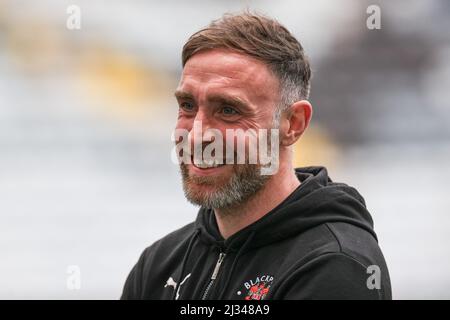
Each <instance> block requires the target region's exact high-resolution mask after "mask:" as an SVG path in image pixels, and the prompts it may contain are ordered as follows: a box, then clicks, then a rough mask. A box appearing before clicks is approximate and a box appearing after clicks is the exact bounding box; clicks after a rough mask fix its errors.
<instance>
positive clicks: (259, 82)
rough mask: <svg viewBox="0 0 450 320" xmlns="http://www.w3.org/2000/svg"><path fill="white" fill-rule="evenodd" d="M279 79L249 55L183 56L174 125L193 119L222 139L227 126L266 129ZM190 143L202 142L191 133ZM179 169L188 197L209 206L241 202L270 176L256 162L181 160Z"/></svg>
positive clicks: (210, 52)
mask: <svg viewBox="0 0 450 320" xmlns="http://www.w3.org/2000/svg"><path fill="white" fill-rule="evenodd" d="M278 83H279V82H278V80H277V78H276V77H275V76H274V75H273V74H272V73H271V72H270V71H269V69H268V67H267V66H266V65H265V64H264V63H263V62H260V61H258V60H256V59H254V58H252V57H249V56H246V55H243V54H239V53H235V52H232V51H229V50H220V49H214V50H208V51H203V52H199V53H197V54H195V55H194V56H192V57H191V58H190V59H189V60H188V61H187V63H186V65H185V67H184V69H183V73H182V77H181V80H180V83H179V85H178V88H177V90H176V92H175V96H176V98H177V101H178V105H179V113H178V121H177V125H176V129H186V130H188V131H190V132H191V131H192V130H193V127H194V121H201V128H202V130H203V131H205V130H208V129H217V130H219V131H220V132H221V133H222V137H224V138H225V137H226V130H227V129H242V130H244V131H246V130H248V129H254V130H256V131H258V129H270V128H272V125H273V115H274V111H275V106H276V105H277V103H278V100H279V84H278ZM192 143H193V144H194V145H195V144H196V143H199V144H201V143H202V142H201V141H195V135H193V136H192ZM203 145H205V141H203ZM223 145H224V146H225V145H226V142H225V141H224V142H223ZM247 147H248V146H247ZM223 154H224V155H225V151H224V153H223ZM224 162H225V160H224ZM181 173H182V178H183V187H184V191H185V194H186V196H187V198H188V200H190V201H191V202H193V203H195V204H198V205H204V206H207V207H213V208H225V207H232V206H235V205H236V204H237V203H239V202H242V201H245V200H246V199H248V198H249V197H250V196H251V194H253V193H255V192H256V191H258V190H259V189H260V188H261V187H262V186H263V185H264V183H265V182H266V181H267V179H268V177H267V176H263V175H261V174H260V165H259V164H236V163H234V164H223V165H220V166H218V167H212V168H211V167H210V168H201V166H196V165H195V164H194V163H191V164H181Z"/></svg>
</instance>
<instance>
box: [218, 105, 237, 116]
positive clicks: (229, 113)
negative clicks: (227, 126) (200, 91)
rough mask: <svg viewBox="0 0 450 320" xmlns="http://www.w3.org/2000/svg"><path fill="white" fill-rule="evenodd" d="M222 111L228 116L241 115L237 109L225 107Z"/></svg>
mask: <svg viewBox="0 0 450 320" xmlns="http://www.w3.org/2000/svg"><path fill="white" fill-rule="evenodd" d="M221 111H222V113H223V114H224V115H226V116H232V115H235V114H239V112H237V111H236V109H234V108H232V107H223V108H222V110H221Z"/></svg>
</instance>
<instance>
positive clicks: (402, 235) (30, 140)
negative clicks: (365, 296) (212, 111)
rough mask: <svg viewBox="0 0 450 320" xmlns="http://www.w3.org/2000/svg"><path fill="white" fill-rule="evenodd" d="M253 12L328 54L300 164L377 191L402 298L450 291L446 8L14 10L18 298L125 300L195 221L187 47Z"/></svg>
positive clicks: (9, 87) (370, 197) (11, 229)
mask: <svg viewBox="0 0 450 320" xmlns="http://www.w3.org/2000/svg"><path fill="white" fill-rule="evenodd" d="M371 4H376V5H378V6H379V7H380V9H381V29H380V30H369V29H368V28H367V26H366V19H367V18H368V16H369V15H368V14H367V13H366V9H367V7H368V6H369V5H371ZM69 5H77V6H79V8H80V9H81V29H79V30H69V29H68V28H67V27H66V21H67V19H68V17H69V14H68V13H67V12H66V9H67V7H68V6H69ZM245 8H249V9H252V10H256V11H258V12H261V13H266V14H268V15H270V16H272V17H274V18H277V19H278V20H279V21H280V22H282V23H283V24H284V25H286V26H287V27H288V28H289V29H290V30H291V31H292V32H293V33H294V34H295V35H296V36H297V38H298V39H299V40H300V42H301V43H302V45H303V46H304V48H305V50H306V52H307V54H308V55H309V57H310V59H311V62H312V67H313V71H314V78H313V83H312V96H311V101H312V103H313V106H314V108H315V109H314V111H315V113H314V117H313V121H312V125H311V127H310V128H309V130H308V132H307V134H306V135H305V136H304V137H303V138H302V139H301V141H300V142H299V143H298V145H297V146H296V159H295V161H296V164H297V165H299V166H304V165H325V166H327V167H328V169H329V173H330V176H331V177H332V178H333V180H336V181H342V182H346V183H348V184H350V185H353V186H355V187H356V188H357V189H358V190H359V191H360V193H361V194H362V195H363V196H364V197H365V199H366V202H367V205H368V207H369V210H370V211H371V213H372V215H373V218H374V221H375V230H376V232H377V234H378V237H379V242H380V246H381V247H382V249H383V252H384V254H385V258H386V260H387V263H388V266H389V269H390V274H391V281H392V287H393V296H394V298H395V299H422V298H424V299H442V298H446V299H449V298H450V250H449V245H448V244H449V243H450V197H449V196H450V193H449V187H448V184H449V182H448V181H449V180H450V105H449V101H450V90H449V88H450V2H448V1H446V0H431V1H421V0H401V1H395V4H394V3H393V1H387V0H384V1H358V0H353V1H351V0H348V1H333V0H321V1H314V2H313V1H237V0H236V1H230V0H228V1H214V2H213V1H206V0H205V1H199V0H194V1H172V0H166V1H163V2H160V1H154V2H153V1H144V0H134V1H131V0H128V1H118V0H108V1H100V0H71V1H66V0H40V1H31V0H29V1H20V0H0V298H3V299H18V298H23V299H47V298H51V299H80V298H84V299H117V298H119V297H120V294H121V290H122V286H123V283H124V281H125V278H126V276H127V274H128V272H129V271H130V269H131V267H132V266H133V265H134V263H135V262H136V260H137V258H138V256H139V254H140V253H141V252H142V250H143V249H144V248H145V247H147V246H148V245H150V244H151V243H152V242H154V241H155V240H157V239H159V238H160V237H162V236H164V235H165V234H167V233H168V232H170V231H173V230H174V229H177V228H179V227H181V226H183V225H185V224H187V223H189V222H190V221H192V220H193V219H194V218H195V216H196V212H197V208H195V207H193V206H191V205H190V204H188V203H187V201H186V200H185V198H184V196H183V193H182V189H181V181H180V177H179V174H178V168H177V166H176V165H175V164H173V163H172V162H171V159H170V151H171V148H172V142H171V141H170V135H171V132H172V129H173V128H174V124H175V120H176V110H177V106H176V102H175V100H174V98H173V91H174V89H175V87H176V85H177V81H178V79H179V76H180V72H181V62H180V60H181V58H180V53H181V48H182V46H183V44H184V42H185V41H186V39H187V38H188V37H189V35H190V34H192V33H193V32H195V31H197V30H198V29H199V28H201V27H203V26H205V25H207V24H208V23H209V22H210V21H211V20H212V19H216V18H219V17H220V16H221V15H222V14H223V13H225V12H229V11H232V12H234V11H239V10H241V9H245ZM69 266H77V268H79V271H80V275H81V278H80V279H81V282H80V283H81V287H80V288H79V289H75V290H71V288H70V286H69V287H68V286H67V282H68V277H70V276H71V275H70V273H68V271H70V270H69V269H68V268H69ZM72 289H73V288H72Z"/></svg>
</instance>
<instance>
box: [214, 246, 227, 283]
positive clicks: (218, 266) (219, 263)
mask: <svg viewBox="0 0 450 320" xmlns="http://www.w3.org/2000/svg"><path fill="white" fill-rule="evenodd" d="M225 255H226V254H225V253H223V252H221V253H220V254H219V259H218V260H217V263H216V266H215V267H214V271H213V274H212V276H211V280H215V279H216V278H217V274H218V273H219V269H220V266H221V265H222V261H223V259H224V258H225Z"/></svg>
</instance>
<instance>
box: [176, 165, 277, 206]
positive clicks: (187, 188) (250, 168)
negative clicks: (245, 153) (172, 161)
mask: <svg viewBox="0 0 450 320" xmlns="http://www.w3.org/2000/svg"><path fill="white" fill-rule="evenodd" d="M231 166H232V173H231V175H229V176H227V177H224V176H221V175H218V176H197V175H190V174H189V169H188V167H187V165H186V164H184V163H182V164H180V170H181V177H182V180H183V190H184V194H185V196H186V199H187V200H188V201H189V202H190V203H192V204H194V205H198V206H203V207H206V208H212V209H222V210H223V209H230V208H233V207H236V206H238V205H239V204H242V203H244V202H246V201H248V200H249V199H250V198H251V197H252V196H253V195H254V194H255V193H257V192H258V191H259V190H261V189H262V187H263V186H264V185H265V184H266V182H267V180H268V179H269V176H268V175H262V174H261V166H260V165H257V164H234V165H231ZM205 189H207V190H205Z"/></svg>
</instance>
